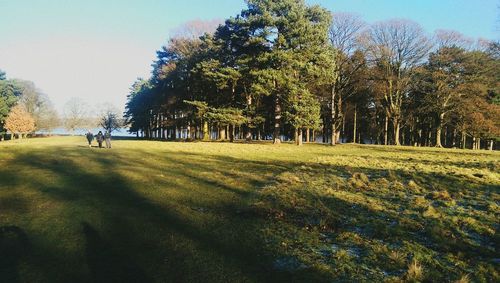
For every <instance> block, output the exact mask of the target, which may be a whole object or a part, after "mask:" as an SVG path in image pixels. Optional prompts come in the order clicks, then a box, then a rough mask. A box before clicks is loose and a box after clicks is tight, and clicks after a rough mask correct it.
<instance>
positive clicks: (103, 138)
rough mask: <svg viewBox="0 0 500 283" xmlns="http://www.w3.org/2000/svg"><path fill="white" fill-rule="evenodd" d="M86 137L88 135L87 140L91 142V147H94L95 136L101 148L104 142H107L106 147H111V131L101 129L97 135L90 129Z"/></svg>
mask: <svg viewBox="0 0 500 283" xmlns="http://www.w3.org/2000/svg"><path fill="white" fill-rule="evenodd" d="M85 137H87V141H88V142H89V147H92V141H93V140H94V137H95V139H96V141H97V144H98V145H99V148H102V143H103V142H106V148H111V132H110V131H106V132H105V133H104V134H103V133H102V131H99V133H97V135H95V136H94V134H93V133H92V132H91V131H90V130H89V131H88V132H87V134H85Z"/></svg>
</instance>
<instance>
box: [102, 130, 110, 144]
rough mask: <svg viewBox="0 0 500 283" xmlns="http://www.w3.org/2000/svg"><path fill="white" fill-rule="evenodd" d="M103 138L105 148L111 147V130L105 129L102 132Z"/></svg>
mask: <svg viewBox="0 0 500 283" xmlns="http://www.w3.org/2000/svg"><path fill="white" fill-rule="evenodd" d="M104 140H105V141H106V148H111V132H110V131H106V133H105V134H104Z"/></svg>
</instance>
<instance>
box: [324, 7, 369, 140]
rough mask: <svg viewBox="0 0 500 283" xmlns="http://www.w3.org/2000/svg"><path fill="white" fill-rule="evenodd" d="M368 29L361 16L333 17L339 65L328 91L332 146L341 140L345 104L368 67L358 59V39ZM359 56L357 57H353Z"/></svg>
mask: <svg viewBox="0 0 500 283" xmlns="http://www.w3.org/2000/svg"><path fill="white" fill-rule="evenodd" d="M364 26H365V23H364V22H363V21H362V20H361V19H360V17H359V16H356V15H353V14H348V13H335V14H333V21H332V25H331V26H330V29H329V38H330V43H331V45H332V46H333V47H334V48H335V51H336V53H335V64H333V65H332V66H331V67H332V73H333V76H334V77H333V80H332V84H331V86H329V90H330V91H329V92H328V93H329V95H328V98H329V105H328V108H329V109H330V123H331V126H330V130H331V133H330V144H331V145H335V144H336V143H337V140H338V139H340V133H339V128H340V124H341V123H342V120H343V116H344V113H343V109H344V107H343V103H344V102H345V101H346V99H348V98H349V97H350V96H351V95H352V94H353V91H352V88H353V87H354V86H355V85H357V84H358V83H359V82H357V81H356V80H355V79H354V77H356V73H357V72H359V70H360V68H361V67H362V66H363V65H364V60H358V59H359V57H360V55H361V54H360V53H359V51H357V52H356V50H357V47H358V43H357V38H358V36H359V33H360V31H361V30H362V28H363V27H364ZM355 53H356V54H357V55H356V56H355V57H353V56H354V54H355ZM353 59H354V60H353Z"/></svg>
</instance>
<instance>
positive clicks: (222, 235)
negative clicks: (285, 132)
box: [0, 149, 472, 282]
mask: <svg viewBox="0 0 500 283" xmlns="http://www.w3.org/2000/svg"><path fill="white" fill-rule="evenodd" d="M79 150H80V151H79V152H78V154H77V155H75V152H74V151H75V150H74V149H54V150H48V151H47V150H46V149H43V150H42V149H40V150H33V151H31V152H28V153H19V154H16V156H15V158H14V160H13V161H12V162H13V164H16V165H17V166H20V167H22V168H29V169H30V171H32V172H33V173H34V172H39V173H43V174H45V175H47V176H48V178H50V179H51V180H54V181H52V182H48V181H47V178H46V179H40V178H37V177H36V176H37V175H35V174H33V175H26V174H25V173H26V171H23V172H16V171H15V170H10V169H4V168H2V169H0V176H8V177H9V182H8V186H9V187H13V188H15V187H18V186H21V185H22V186H24V187H29V188H31V189H32V190H34V191H33V192H31V193H37V194H41V196H40V198H46V199H48V201H50V202H51V203H52V202H53V203H55V204H57V205H60V206H61V208H59V210H58V211H57V212H54V217H55V219H51V220H48V222H47V223H46V224H47V225H51V226H53V229H54V232H53V233H54V235H51V237H48V236H47V234H43V233H40V232H38V230H39V229H40V228H39V227H28V228H27V229H25V230H27V231H28V232H29V234H30V236H31V235H33V237H34V238H36V241H35V243H34V244H33V249H37V248H38V249H40V250H43V251H47V248H46V247H49V248H53V250H54V251H53V255H52V256H51V257H48V256H46V255H43V253H41V252H38V253H36V256H37V257H41V258H42V259H41V260H40V259H39V260H37V261H36V262H42V261H43V259H46V260H47V263H46V265H44V266H43V267H42V272H44V273H45V274H44V278H45V279H46V280H44V281H52V282H62V281H75V280H74V274H71V272H72V270H75V269H82V268H83V267H82V264H83V265H85V266H86V267H88V274H85V275H84V277H83V279H81V280H80V281H93V282H95V281H101V282H148V281H161V282H192V281H205V282H220V281H255V282H261V281H289V280H292V278H293V274H290V273H288V272H282V271H279V270H275V269H273V267H272V263H273V260H274V259H275V258H277V257H279V256H280V251H279V250H278V249H272V248H269V245H266V243H265V242H264V240H265V239H263V238H262V237H261V236H260V233H261V231H262V229H265V228H266V227H265V225H266V223H267V222H266V221H268V219H264V218H262V217H261V216H259V215H249V214H240V213H232V212H231V211H229V212H230V213H228V211H227V210H223V211H217V213H216V214H215V215H212V214H210V213H206V212H203V211H201V212H198V211H195V212H186V210H185V206H210V207H209V208H214V210H216V209H217V208H220V206H221V205H222V206H225V207H228V208H230V209H233V208H237V207H239V206H241V205H242V204H245V203H249V202H251V201H252V200H253V198H254V197H256V196H257V194H256V189H257V187H262V186H264V184H265V183H266V182H268V181H270V179H273V178H270V179H269V178H268V179H266V178H254V177H252V176H251V174H250V175H249V174H246V173H248V172H246V171H250V172H256V174H258V173H260V172H271V173H272V175H276V174H279V173H281V172H284V171H287V170H290V169H292V168H296V167H299V166H300V165H303V164H306V165H308V166H311V168H312V171H313V172H312V173H314V174H316V173H317V172H320V171H321V170H325V169H327V170H329V171H328V172H331V173H332V174H343V175H346V174H350V173H349V172H347V171H346V169H345V168H342V167H340V166H328V165H321V164H308V163H307V162H300V163H299V162H280V161H275V162H264V161H262V162H261V161H255V160H246V159H237V158H233V157H230V156H225V155H223V154H221V155H210V156H207V155H202V154H189V155H188V154H186V153H173V152H168V154H167V153H158V154H151V153H150V152H147V151H138V152H137V151H136V152H135V155H133V156H129V154H128V153H130V152H127V151H121V152H118V151H116V152H115V151H106V152H105V153H101V152H99V153H95V152H92V151H86V150H84V149H79ZM137 156H144V157H145V158H144V159H141V160H138V159H137V158H136V157H137ZM152 157H154V159H157V160H158V162H152V161H151V160H150V159H149V158H152ZM75 158H76V159H75ZM143 167H147V168H148V169H149V170H150V171H151V172H150V174H151V176H149V175H148V177H147V178H148V180H149V181H151V182H152V184H153V185H154V186H155V187H156V188H154V189H156V190H158V191H159V192H157V193H156V192H154V191H153V189H152V190H151V191H147V190H146V189H145V188H144V187H141V185H142V184H140V183H137V182H132V180H131V178H130V177H129V176H127V175H125V173H124V172H123V171H124V168H128V169H127V170H132V171H137V170H139V169H140V168H143ZM165 168H167V169H165ZM356 169H357V170H360V171H371V172H372V171H378V172H379V173H378V174H379V175H383V174H384V172H383V170H377V169H374V168H368V167H362V168H356ZM165 170H169V172H170V174H171V176H166V177H162V176H161V174H162V172H164V171H165ZM197 172H212V173H217V174H218V175H217V176H225V177H226V178H230V179H232V180H234V181H237V180H238V179H240V180H241V184H238V183H235V184H231V185H228V184H225V183H224V181H222V180H217V179H207V178H206V177H205V176H199V175H197ZM243 173H245V174H243ZM401 174H403V172H401ZM442 177H443V178H448V179H447V180H448V181H449V182H450V183H452V184H453V183H454V182H455V183H456V182H458V181H456V179H454V178H453V177H446V176H442ZM179 178H180V179H183V180H190V182H185V183H182V182H176V180H177V179H179ZM429 178H430V179H434V178H435V177H434V176H431V177H429ZM243 183H244V185H243ZM3 188H6V186H5V187H2V186H1V185H0V189H3ZM166 189H170V190H176V191H177V192H178V193H180V194H181V196H177V198H175V199H172V200H170V199H168V196H169V195H163V194H162V193H163V192H162V191H165V190H166ZM252 189H253V191H252ZM217 190H218V191H223V192H224V193H225V194H227V195H229V196H231V197H229V198H223V197H219V196H218V197H214V200H215V201H218V202H220V203H213V202H205V200H204V199H203V198H202V197H200V199H195V198H193V197H192V196H190V197H189V198H188V197H186V198H187V199H188V200H187V201H185V202H181V203H180V202H179V201H180V200H182V199H183V197H184V195H183V194H186V193H187V192H189V191H199V192H203V193H211V194H214V195H219V193H218V191H217ZM388 201H389V200H388ZM325 202H326V203H327V204H329V206H331V209H332V210H338V211H339V212H342V211H343V210H345V211H343V212H345V213H351V212H352V211H351V210H350V209H349V208H350V207H352V204H351V203H349V202H347V201H345V200H340V199H326V200H325ZM407 202H409V200H408V201H407ZM16 209H18V210H19V213H30V212H29V209H27V208H26V204H25V203H23V205H19V206H12V207H11V209H10V210H12V211H13V212H14V210H16ZM361 209H362V211H363V212H364V213H365V214H368V213H373V214H374V218H380V219H382V218H385V219H387V220H386V222H384V224H389V223H390V222H393V221H397V220H398V218H399V216H398V215H397V214H395V213H384V214H382V213H378V212H376V211H372V210H370V208H369V207H368V206H366V207H365V206H361ZM32 217H36V215H33V216H32ZM200 219H201V220H200ZM26 225H28V226H29V224H26ZM375 235H376V233H375ZM369 236H371V235H369ZM61 237H62V238H61ZM65 237H66V238H67V239H66V238H65ZM373 237H376V236H373ZM417 240H418V239H417ZM59 241H63V242H64V241H69V242H70V244H68V246H67V247H66V246H65V247H64V248H63V249H65V250H69V251H71V250H72V248H73V247H72V246H73V245H75V244H74V243H73V242H78V241H81V243H80V244H76V245H77V246H79V247H80V246H81V248H83V250H84V252H82V251H81V250H78V249H77V251H76V252H74V251H73V252H66V253H63V252H61V253H60V254H58V251H60V248H58V245H59ZM421 241H425V239H422V240H421ZM37 245H43V246H44V248H43V249H42V248H40V247H38V246H37ZM466 248H467V250H469V249H471V248H472V247H469V246H467V247H466ZM73 249H74V248H73ZM54 254H55V255H54ZM80 254H83V257H84V258H83V259H82V260H80V259H79V257H80V256H81V255H80ZM68 256H69V257H73V258H76V259H74V260H73V262H74V264H75V267H73V269H69V270H60V269H59V268H58V267H57V265H58V264H63V263H64V262H65V261H66V260H67V258H66V257H68ZM17 262H18V261H17ZM17 264H18V263H15V264H14V265H12V264H11V265H7V264H6V265H5V266H7V267H8V269H10V270H14V268H15V266H16V265H17ZM83 269H85V268H83ZM309 273H316V274H317V277H316V278H318V279H321V280H327V279H328V277H327V275H324V274H322V271H321V270H316V269H313V270H310V271H309Z"/></svg>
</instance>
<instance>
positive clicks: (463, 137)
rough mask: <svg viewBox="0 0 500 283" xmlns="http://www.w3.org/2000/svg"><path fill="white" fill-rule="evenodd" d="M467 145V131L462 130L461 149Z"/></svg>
mask: <svg viewBox="0 0 500 283" xmlns="http://www.w3.org/2000/svg"><path fill="white" fill-rule="evenodd" d="M466 146H467V133H466V132H465V131H462V149H465V147H466Z"/></svg>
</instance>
